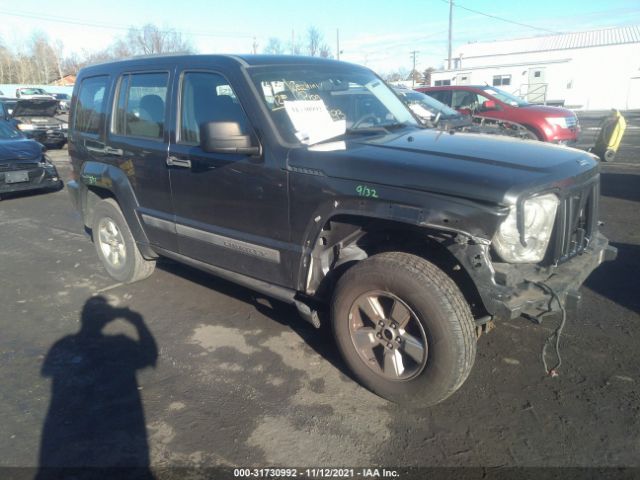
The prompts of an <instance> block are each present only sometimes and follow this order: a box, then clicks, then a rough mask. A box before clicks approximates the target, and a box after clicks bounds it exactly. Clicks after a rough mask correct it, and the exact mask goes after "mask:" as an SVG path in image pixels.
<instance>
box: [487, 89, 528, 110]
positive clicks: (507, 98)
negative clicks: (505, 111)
mask: <svg viewBox="0 0 640 480" xmlns="http://www.w3.org/2000/svg"><path fill="white" fill-rule="evenodd" d="M481 88H482V90H484V91H485V92H487V93H488V94H489V95H493V96H494V97H496V98H497V99H498V100H500V101H501V102H504V103H506V104H507V105H511V106H512V107H526V106H527V105H530V104H529V102H527V101H526V100H523V99H522V98H520V97H516V96H515V95H511V94H510V93H507V92H505V91H504V90H500V89H499V88H496V87H481Z"/></svg>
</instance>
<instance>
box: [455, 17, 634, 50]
mask: <svg viewBox="0 0 640 480" xmlns="http://www.w3.org/2000/svg"><path fill="white" fill-rule="evenodd" d="M625 43H640V25H630V26H626V27H615V28H607V29H602V30H591V31H588V32H572V33H562V34H558V35H544V36H538V37H529V38H518V39H514V40H501V41H495V42H478V43H468V44H466V45H462V46H460V47H458V48H457V49H456V53H455V54H454V57H459V56H460V55H462V57H463V58H473V57H485V56H493V55H508V54H510V53H530V52H545V51H549V50H570V49H574V48H587V47H602V46H605V45H621V44H625Z"/></svg>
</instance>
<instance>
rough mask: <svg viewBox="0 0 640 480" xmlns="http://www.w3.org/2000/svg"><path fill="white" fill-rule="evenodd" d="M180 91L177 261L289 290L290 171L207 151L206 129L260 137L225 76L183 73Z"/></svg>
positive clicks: (172, 154)
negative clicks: (237, 128)
mask: <svg viewBox="0 0 640 480" xmlns="http://www.w3.org/2000/svg"><path fill="white" fill-rule="evenodd" d="M179 85H180V86H179V88H177V89H176V91H175V92H174V102H175V103H174V104H175V105H178V106H179V107H178V111H177V112H176V114H175V121H176V134H175V142H172V143H171V145H170V147H169V157H168V159H167V163H168V168H169V175H170V179H171V188H172V192H173V205H174V212H175V221H176V231H177V233H178V247H179V252H180V254H182V255H185V256H187V257H190V258H193V259H196V260H200V261H203V262H206V263H208V264H212V265H216V266H220V267H223V268H225V269H228V270H232V271H235V272H238V273H241V274H244V275H249V276H252V277H255V278H265V279H266V278H268V279H269V280H271V281H274V282H276V283H281V284H282V285H286V284H288V283H289V282H290V280H288V279H287V277H286V272H285V270H286V271H288V270H289V269H288V268H284V266H283V260H284V258H285V256H283V255H281V250H283V249H286V248H289V246H290V245H289V243H288V240H289V230H290V229H289V216H288V208H287V207H288V204H287V173H286V171H285V170H283V169H282V168H280V166H279V165H277V163H276V162H275V161H274V158H272V157H270V156H269V154H268V152H266V153H263V155H262V156H260V157H251V156H247V155H238V154H230V153H207V152H205V151H203V150H202V148H200V126H201V125H202V124H203V123H207V122H214V121H234V122H238V123H239V124H240V125H241V127H242V129H243V131H245V132H247V133H252V134H254V135H255V131H254V130H253V126H252V125H251V122H250V121H249V119H248V118H247V116H246V114H245V113H244V110H243V108H242V105H241V103H240V100H239V99H238V97H237V96H236V94H235V92H234V89H233V88H232V86H231V85H230V82H229V81H228V80H227V79H226V78H225V77H224V76H222V75H220V74H218V73H215V72H209V71H184V72H182V74H181V77H180V84H179Z"/></svg>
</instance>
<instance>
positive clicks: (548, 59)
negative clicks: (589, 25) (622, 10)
mask: <svg viewBox="0 0 640 480" xmlns="http://www.w3.org/2000/svg"><path fill="white" fill-rule="evenodd" d="M453 57H454V61H453V63H454V67H455V68H453V69H452V70H439V71H435V72H434V73H433V75H432V82H433V85H465V84H467V85H478V84H480V85H484V84H485V83H486V84H488V85H495V86H498V87H500V88H502V89H503V90H507V91H509V92H511V93H515V94H516V95H518V96H520V97H523V98H526V99H528V100H529V101H531V102H535V103H549V104H555V105H565V106H568V107H571V108H576V109H584V110H600V109H609V108H617V109H622V110H629V109H640V26H627V27H617V28H608V29H605V30H594V31H589V32H574V33H566V34H560V35H546V36H540V37H532V38H520V39H515V40H506V41H495V42H481V43H469V44H466V45H463V46H461V47H459V48H458V49H457V50H455V53H454V55H453Z"/></svg>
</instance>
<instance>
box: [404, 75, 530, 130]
mask: <svg viewBox="0 0 640 480" xmlns="http://www.w3.org/2000/svg"><path fill="white" fill-rule="evenodd" d="M394 90H395V92H396V93H397V94H398V96H399V97H400V99H401V100H402V101H403V102H404V103H405V104H406V105H407V106H408V107H409V108H410V109H411V110H412V111H413V113H415V114H416V115H417V116H418V117H419V118H420V119H422V121H423V122H425V124H426V125H429V126H432V127H434V128H438V129H440V130H445V131H448V132H452V131H454V132H467V133H483V134H487V135H505V136H508V137H517V138H522V139H535V138H536V136H535V135H534V134H533V133H532V132H530V131H529V130H527V129H526V128H525V127H523V126H522V125H520V124H518V123H515V122H509V121H507V120H495V119H489V118H485V117H478V116H474V115H463V114H462V113H460V112H458V111H456V110H454V109H453V108H450V107H448V106H447V105H445V104H444V103H442V102H439V101H438V100H436V99H435V98H433V97H431V96H429V95H427V94H426V93H422V92H416V91H415V90H410V89H408V88H395V89H394Z"/></svg>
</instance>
